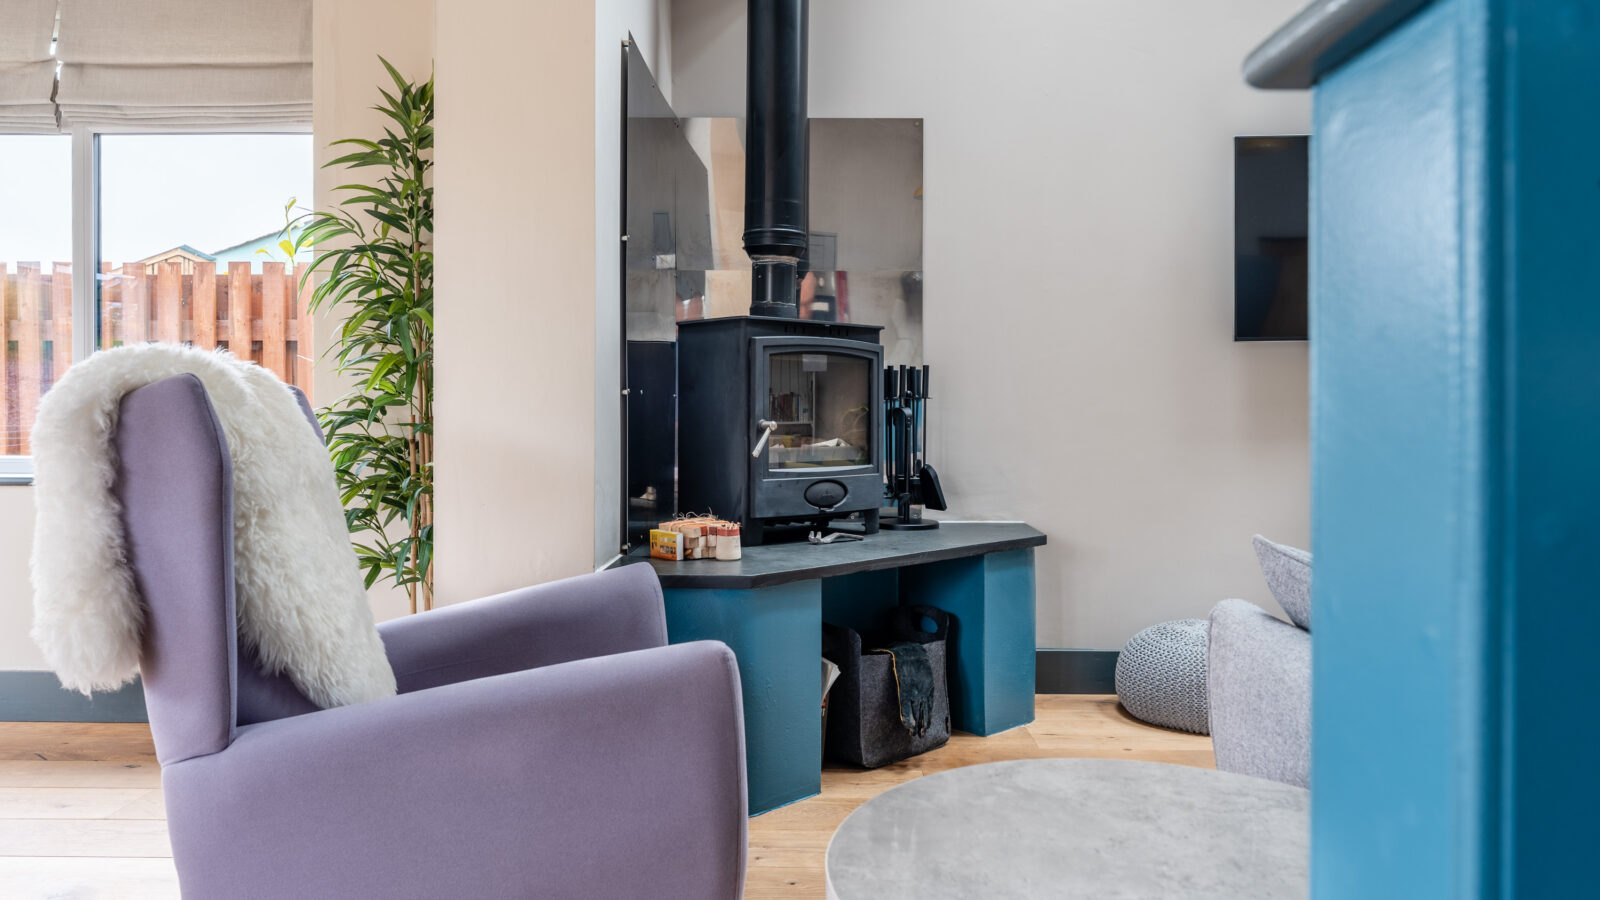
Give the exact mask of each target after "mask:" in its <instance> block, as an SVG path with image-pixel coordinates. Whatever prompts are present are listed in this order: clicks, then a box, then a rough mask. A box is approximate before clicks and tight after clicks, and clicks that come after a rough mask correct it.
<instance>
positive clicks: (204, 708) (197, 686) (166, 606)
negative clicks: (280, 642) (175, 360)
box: [116, 375, 316, 763]
mask: <svg viewBox="0 0 1600 900" xmlns="http://www.w3.org/2000/svg"><path fill="white" fill-rule="evenodd" d="M300 400H301V407H302V409H305V410H306V411H307V413H308V417H309V407H308V406H307V405H306V403H305V398H304V397H301V398H300ZM314 425H315V422H314V420H313V426H314ZM116 457H117V498H118V500H119V501H120V503H121V505H122V524H123V530H124V533H125V537H126V542H127V549H128V565H129V568H130V569H131V570H132V572H133V576H134V581H135V583H136V584H137V585H138V588H139V593H140V596H141V597H142V598H143V599H144V605H145V610H144V612H145V623H144V646H143V651H142V656H141V661H140V671H141V674H142V677H143V682H144V695H145V707H146V709H147V711H148V712H149V715H150V728H151V732H152V734H153V736H154V738H155V745H156V755H157V757H158V758H159V759H160V760H161V762H162V763H169V762H176V761H178V760H183V759H188V758H190V757H194V756H203V755H206V754H210V753H216V752H218V751H220V750H223V749H225V748H226V747H227V746H228V745H229V744H230V743H231V742H232V740H233V735H234V729H235V727H236V726H237V725H239V724H249V723H250V722H252V721H262V720H265V719H273V718H280V717H282V716H285V715H295V714H297V713H301V712H309V711H311V710H313V709H316V707H315V705H313V704H312V703H311V701H309V700H307V699H306V698H305V696H304V695H303V694H301V693H300V692H299V690H297V689H296V688H295V687H294V686H293V684H292V683H290V682H289V680H288V679H287V678H284V677H282V676H269V675H267V674H266V673H264V672H262V671H260V668H259V666H258V665H257V664H256V662H255V659H254V657H253V655H252V654H250V652H249V651H248V650H242V649H241V648H240V647H239V637H238V635H239V629H238V619H237V618H236V617H235V611H234V574H233V465H232V462H231V460H230V457H229V455H228V442H227V438H226V437H225V436H224V435H223V432H222V425H221V423H220V422H218V420H217V415H216V411H215V410H214V409H213V408H212V406H211V401H210V399H209V398H208V397H207V396H206V391H205V387H204V386H203V385H202V384H201V382H200V379H199V378H197V377H196V376H194V375H174V376H172V377H170V378H166V379H163V380H161V381H158V382H155V383H153V384H149V385H146V386H144V387H141V388H138V389H136V390H133V391H130V392H129V393H128V394H127V395H126V396H125V397H123V399H122V406H121V413H120V416H119V419H118V423H117V431H116ZM241 667H242V669H243V671H241Z"/></svg>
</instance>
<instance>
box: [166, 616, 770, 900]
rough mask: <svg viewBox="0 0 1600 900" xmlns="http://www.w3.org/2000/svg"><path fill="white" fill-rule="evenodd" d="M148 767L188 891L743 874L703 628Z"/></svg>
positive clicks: (436, 889) (356, 890) (738, 739)
mask: <svg viewBox="0 0 1600 900" xmlns="http://www.w3.org/2000/svg"><path fill="white" fill-rule="evenodd" d="M162 777H163V783H164V787H165V790H166V797H167V808H168V816H169V821H170V823H171V829H172V845H173V853H174V855H175V856H176V857H177V859H178V863H179V870H180V871H181V872H182V873H183V891H184V896H186V897H191V896H192V897H224V896H225V897H233V898H241V900H246V898H301V897H384V898H407V897H416V898H438V897H452V898H463V900H472V898H501V897H534V896H538V897H646V896H652V897H697V898H700V897H703V898H736V897H738V896H739V895H740V892H741V890H742V886H743V879H744V858H745V857H744V848H745V802H746V800H745V779H744V740H743V727H742V717H741V708H740V699H739V676H738V670H737V668H736V667H735V665H734V658H733V654H732V652H731V651H729V650H728V648H727V647H726V646H724V645H722V644H720V643H716V642H709V641H700V642H695V643H689V644H678V645H674V646H670V647H661V648H656V649H651V650H642V651H638V652H633V653H625V654H621V655H617V656H610V657H605V658H600V659H585V660H578V661H575V662H569V663H565V664H561V665H552V666H547V667H544V668H539V669H532V670H528V671H521V672H514V673H511V674H507V675H500V676H494V677H490V678H483V679H479V680H476V681H467V682H461V683H458V684H451V685H445V686H442V687H437V688H433V689H430V690H422V691H416V692H414V693H410V694H400V695H397V696H394V697H389V698H385V699H382V700H375V701H371V702H368V703H360V704H355V705H353V706H343V707H336V708H333V709H327V710H321V711H318V712H314V713H309V714H306V715H303V716H295V717H293V718H289V719H279V720H276V721H272V722H263V723H260V724H258V725H250V726H246V727H243V728H240V729H239V732H238V737H237V738H236V739H235V741H234V742H233V744H232V746H230V747H229V748H228V749H226V750H224V751H222V752H220V753H215V754H212V755H210V756H202V757H196V758H193V759H189V760H185V761H183V762H181V763H177V764H174V765H172V766H169V767H167V768H165V769H164V770H163V772H162ZM246 849H247V850H248V852H241V851H243V850H246Z"/></svg>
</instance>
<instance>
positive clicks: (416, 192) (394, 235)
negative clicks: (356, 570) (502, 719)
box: [284, 57, 433, 612]
mask: <svg viewBox="0 0 1600 900" xmlns="http://www.w3.org/2000/svg"><path fill="white" fill-rule="evenodd" d="M379 61H381V62H382V63H383V66H384V68H385V69H387V70H388V72H389V77H390V78H391V79H392V80H393V81H394V92H393V93H390V92H389V91H387V90H383V89H382V88H379V90H378V92H379V93H380V94H382V95H383V102H382V103H380V104H378V105H377V106H374V107H372V108H373V109H375V110H377V111H378V112H380V113H382V114H383V115H384V116H386V117H387V118H388V119H389V122H388V123H386V127H385V129H384V137H383V138H381V139H379V140H375V141H373V140H365V139H361V138H348V139H345V140H339V141H334V142H333V143H332V144H331V145H330V146H331V147H340V148H346V149H349V150H350V151H351V152H349V153H346V154H345V155H343V156H340V157H338V158H337V159H334V160H332V161H331V162H328V163H326V164H325V165H324V168H329V167H334V166H344V167H348V168H351V169H375V170H376V171H375V172H374V173H373V175H372V177H370V178H367V179H364V180H365V181H366V182H367V183H365V184H344V185H340V186H339V187H337V188H335V189H334V190H336V191H338V192H340V193H341V194H342V195H343V199H342V200H341V201H340V202H339V203H338V205H337V206H336V207H335V208H333V209H331V210H317V211H313V212H309V213H306V214H304V215H302V216H300V217H298V218H296V219H294V220H293V221H292V222H291V223H290V226H289V227H288V228H286V229H285V234H286V235H288V236H289V238H290V240H289V246H286V247H285V248H284V249H285V250H290V249H291V247H292V250H293V251H299V250H301V249H303V248H308V247H315V248H316V250H315V255H314V256H313V259H312V262H311V264H310V265H309V266H306V267H305V268H304V269H303V270H302V272H301V276H300V279H301V286H302V290H304V289H305V288H306V287H307V286H308V285H310V284H311V282H312V281H313V273H316V274H318V275H321V276H322V277H321V280H320V281H319V282H317V283H316V284H315V287H314V288H313V289H312V290H311V293H310V299H309V301H308V305H309V307H310V308H311V310H312V311H313V312H317V313H329V314H332V315H335V316H337V317H338V325H339V327H338V331H337V333H336V337H335V340H334V342H333V344H332V346H330V347H328V349H327V350H326V351H325V352H326V354H328V355H330V356H331V357H332V358H333V360H334V364H335V366H334V367H335V370H336V371H338V372H339V373H340V374H341V375H343V376H345V377H347V378H350V379H353V380H354V382H355V387H354V389H353V390H351V391H350V392H349V393H347V394H345V395H344V396H342V397H340V398H339V399H337V400H335V401H334V402H332V403H331V404H329V405H327V406H325V407H322V408H321V409H319V410H318V411H317V419H318V421H319V422H320V423H321V424H322V429H323V432H324V434H326V435H327V440H328V451H329V453H330V455H331V456H332V458H333V465H334V471H335V473H336V477H337V481H338V486H339V492H340V496H341V499H342V500H343V501H344V505H345V522H346V524H347V525H348V526H349V528H350V532H351V535H352V543H354V545H355V548H356V556H357V558H358V559H359V560H360V563H361V567H362V570H363V572H364V574H365V577H366V583H367V586H368V587H371V586H372V585H373V584H374V583H376V582H377V581H379V580H380V579H392V580H393V581H394V583H395V584H397V585H399V586H402V587H404V588H405V590H406V593H407V595H408V596H409V598H410V602H411V611H412V612H416V611H417V610H418V609H430V608H432V606H433V249H432V248H433V186H432V179H431V177H430V174H429V170H430V169H431V168H432V167H433V79H432V78H431V77H430V78H429V79H428V80H427V81H426V82H425V83H423V84H416V83H413V82H410V81H407V80H406V79H405V78H404V77H402V76H401V75H400V73H399V72H397V71H396V70H395V68H394V66H392V65H390V64H389V61H388V60H386V59H383V58H382V57H379ZM396 520H399V521H400V523H401V524H402V525H403V526H404V527H403V528H402V527H400V526H399V525H396Z"/></svg>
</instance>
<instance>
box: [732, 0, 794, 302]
mask: <svg viewBox="0 0 1600 900" xmlns="http://www.w3.org/2000/svg"><path fill="white" fill-rule="evenodd" d="M808 5H809V4H808V0H750V19H749V47H748V51H749V53H748V58H747V63H746V71H745V79H746V80H745V148H744V149H745V157H744V159H745V162H744V192H745V193H744V250H745V252H746V253H748V254H749V255H750V264H751V267H752V279H751V285H752V296H751V298H750V314H751V315H753V316H778V317H782V318H790V319H792V318H795V317H796V316H798V315H799V314H800V313H799V297H800V261H801V260H802V259H804V258H805V255H806V247H807V244H808V242H809V241H808V235H809V233H810V229H809V228H808V224H809V223H808V214H807V210H806V204H807V197H806V193H807V191H808V190H809V188H810V162H809V160H810V157H811V126H810V120H809V119H808V118H807V115H806V30H807V18H808Z"/></svg>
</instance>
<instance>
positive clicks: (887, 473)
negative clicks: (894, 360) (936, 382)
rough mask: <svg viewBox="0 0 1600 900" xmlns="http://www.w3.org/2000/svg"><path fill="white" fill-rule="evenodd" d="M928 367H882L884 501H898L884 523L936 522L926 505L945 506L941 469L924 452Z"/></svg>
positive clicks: (923, 525)
mask: <svg viewBox="0 0 1600 900" xmlns="http://www.w3.org/2000/svg"><path fill="white" fill-rule="evenodd" d="M928 396H929V392H928V367H927V366H923V367H922V368H920V369H919V368H917V367H916V366H886V367H885V368H884V370H883V403H884V415H883V423H884V429H883V430H884V444H883V463H884V503H885V505H887V506H892V507H894V509H895V511H894V513H893V514H892V515H891V514H889V513H887V512H885V513H884V514H883V515H882V516H881V517H880V520H879V521H880V527H882V528H900V529H921V528H938V527H939V523H938V521H936V520H934V519H924V518H923V517H922V510H923V509H924V508H927V509H939V510H943V509H947V508H948V507H947V506H946V504H945V501H944V490H943V489H942V488H941V487H940V486H939V473H938V472H935V471H934V470H933V467H932V466H930V465H928V463H927V461H926V460H925V459H924V458H923V453H924V452H926V449H927V444H928V409H927V403H928Z"/></svg>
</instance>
